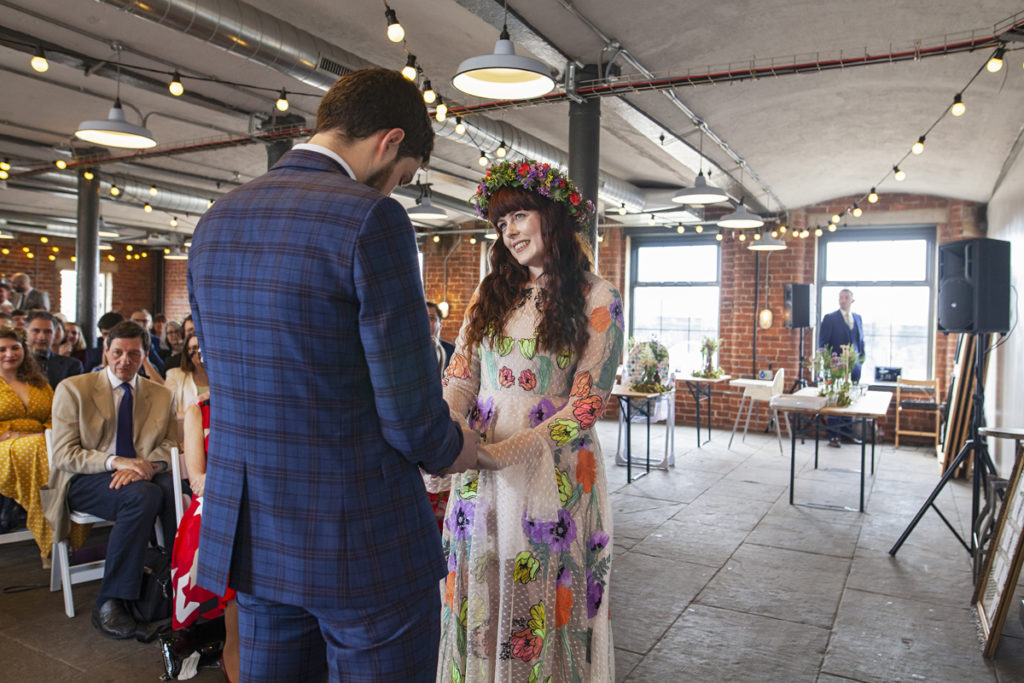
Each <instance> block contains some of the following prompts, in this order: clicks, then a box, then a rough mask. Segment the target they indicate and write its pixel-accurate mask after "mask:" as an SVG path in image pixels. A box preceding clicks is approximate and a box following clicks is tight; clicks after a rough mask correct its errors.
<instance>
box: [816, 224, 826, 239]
mask: <svg viewBox="0 0 1024 683" xmlns="http://www.w3.org/2000/svg"><path fill="white" fill-rule="evenodd" d="M824 234H825V231H824V230H822V229H821V226H817V227H815V228H814V236H815V237H821V236H822V235H824Z"/></svg>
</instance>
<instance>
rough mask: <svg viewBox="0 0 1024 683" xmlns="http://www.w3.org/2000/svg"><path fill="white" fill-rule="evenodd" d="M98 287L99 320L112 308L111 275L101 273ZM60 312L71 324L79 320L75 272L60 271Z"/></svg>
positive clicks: (97, 281)
mask: <svg viewBox="0 0 1024 683" xmlns="http://www.w3.org/2000/svg"><path fill="white" fill-rule="evenodd" d="M96 287H97V289H98V290H99V291H97V292H96V307H97V308H98V309H99V310H98V311H97V312H96V317H97V318H99V316H101V315H103V314H104V313H106V312H107V311H109V310H110V309H111V308H112V303H111V298H112V297H111V294H112V292H113V288H112V287H111V286H110V273H100V276H99V278H98V279H97V280H96ZM60 312H61V313H63V314H64V317H65V318H67V319H68V320H70V321H71V322H74V321H76V320H78V276H77V275H76V274H75V271H73V270H62V271H60Z"/></svg>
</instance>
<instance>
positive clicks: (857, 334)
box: [818, 289, 865, 447]
mask: <svg viewBox="0 0 1024 683" xmlns="http://www.w3.org/2000/svg"><path fill="white" fill-rule="evenodd" d="M851 305H853V292H852V291H850V290H849V289H841V290H840V291H839V310H838V311H832V312H831V313H829V314H828V315H826V316H825V317H824V318H823V319H822V321H821V328H820V329H819V330H818V348H820V349H828V350H829V352H830V353H840V350H841V349H842V347H843V346H846V345H849V346H851V347H853V349H854V350H856V352H857V354H858V355H859V356H861V357H862V358H863V357H864V355H865V353H864V322H863V321H862V320H861V318H860V315H858V314H857V313H854V312H852V311H851V310H850V306H851ZM860 370H861V363H857V365H855V366H854V368H853V371H852V372H851V373H850V378H851V379H852V380H853V381H854V382H860ZM829 421H830V422H832V420H831V419H830V420H829ZM829 446H833V447H838V446H839V436H838V433H837V432H834V431H830V434H829Z"/></svg>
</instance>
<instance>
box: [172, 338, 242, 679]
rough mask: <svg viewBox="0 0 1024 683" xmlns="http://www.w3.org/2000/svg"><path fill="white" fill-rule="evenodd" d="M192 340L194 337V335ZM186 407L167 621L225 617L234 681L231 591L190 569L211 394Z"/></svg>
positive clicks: (225, 663)
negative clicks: (199, 579)
mask: <svg viewBox="0 0 1024 683" xmlns="http://www.w3.org/2000/svg"><path fill="white" fill-rule="evenodd" d="M192 339H195V337H194V336H193V337H192ZM200 398H201V400H200V401H199V402H198V403H197V402H195V401H193V402H192V403H191V404H190V405H189V406H188V408H187V409H186V411H185V437H184V439H183V445H184V451H185V468H186V469H187V470H188V477H189V484H190V485H191V487H192V504H191V505H190V506H189V508H188V510H187V511H186V512H185V514H184V515H182V517H181V522H179V523H178V535H177V536H176V537H175V538H174V557H173V558H172V561H171V583H172V584H173V586H174V592H175V593H176V594H178V597H177V598H176V599H175V600H174V612H173V614H172V615H171V616H172V619H171V625H172V626H174V628H175V630H178V629H183V628H187V627H188V626H191V625H192V624H194V623H195V622H196V620H197V619H199V618H202V619H205V620H212V619H216V618H217V617H219V616H221V615H222V614H223V615H224V633H225V635H224V651H223V655H222V659H221V668H222V669H223V670H224V675H225V677H226V678H227V679H228V680H229V681H237V680H238V607H237V606H236V605H235V601H234V597H235V591H233V590H231V589H230V588H228V587H227V586H225V587H224V594H223V595H218V594H216V593H212V592H210V591H208V590H206V589H205V588H202V587H200V586H197V585H196V583H195V578H196V574H195V571H193V568H194V566H195V561H196V554H197V553H198V552H199V534H200V527H201V522H202V515H203V503H202V497H203V492H204V490H205V488H206V458H207V452H208V450H209V446H210V436H209V434H210V395H209V394H208V393H204V394H203V395H202V396H201V397H200Z"/></svg>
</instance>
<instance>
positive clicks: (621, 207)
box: [619, 202, 626, 216]
mask: <svg viewBox="0 0 1024 683" xmlns="http://www.w3.org/2000/svg"><path fill="white" fill-rule="evenodd" d="M619 215H620V216H625V215H626V202H622V203H621V204H619Z"/></svg>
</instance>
